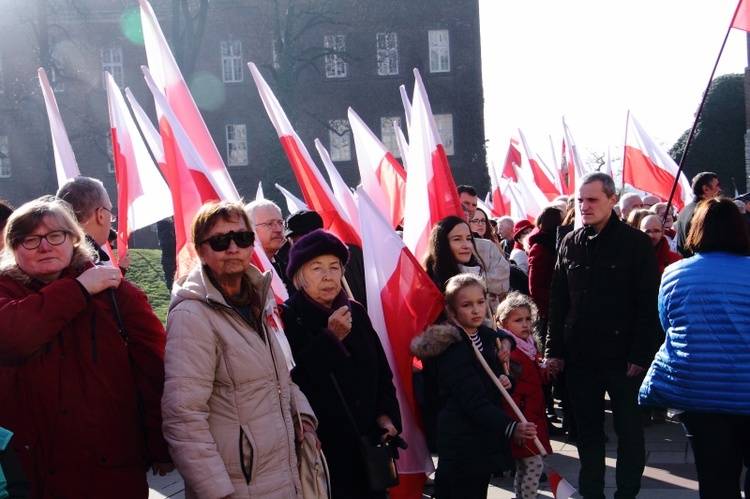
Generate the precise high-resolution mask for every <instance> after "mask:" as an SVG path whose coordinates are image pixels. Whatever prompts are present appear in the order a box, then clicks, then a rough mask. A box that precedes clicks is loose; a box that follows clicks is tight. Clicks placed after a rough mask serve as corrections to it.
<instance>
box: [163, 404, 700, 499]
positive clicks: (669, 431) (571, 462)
mask: <svg viewBox="0 0 750 499" xmlns="http://www.w3.org/2000/svg"><path fill="white" fill-rule="evenodd" d="M606 424H607V428H606V432H607V435H608V436H609V438H610V443H608V444H607V474H606V487H607V488H606V494H607V497H610V498H611V497H613V496H614V492H615V470H614V465H615V453H616V449H617V438H616V436H615V432H614V430H613V429H612V418H611V417H610V415H609V414H607V418H606ZM644 431H645V434H646V450H647V461H646V471H645V473H644V476H643V481H642V489H641V493H640V494H639V497H640V498H643V499H662V498H668V499H695V498H697V497H698V481H697V478H696V474H695V466H694V464H693V462H694V461H693V454H692V451H691V450H690V447H689V444H688V442H687V440H686V438H685V433H684V431H683V429H682V426H681V425H680V424H678V423H676V422H672V421H669V420H668V421H667V422H666V423H665V424H661V425H653V426H648V427H646V428H645V429H644ZM555 438H556V439H555V440H553V442H552V448H553V450H554V454H552V455H550V456H548V457H546V458H545V463H546V464H547V465H548V466H549V467H552V468H553V469H555V470H556V471H557V472H558V473H559V474H560V475H562V476H563V477H564V478H565V479H566V480H568V482H570V483H571V485H573V486H574V487H576V486H577V485H578V468H579V466H578V452H577V450H576V448H575V446H573V445H570V444H566V443H565V437H564V436H563V437H555ZM149 483H150V484H151V495H150V499H162V498H175V499H182V498H184V497H185V495H184V487H183V483H182V479H181V478H180V476H179V475H178V474H177V472H173V473H171V474H170V475H168V476H166V477H149ZM426 492H428V491H426ZM425 497H429V496H428V495H425ZM488 497H489V498H490V499H510V498H513V497H515V494H514V493H513V479H512V478H510V477H505V478H502V479H493V480H492V482H491V484H490V491H489V495H488ZM539 497H553V496H552V492H551V491H550V489H549V485H548V484H546V483H545V484H543V486H542V487H540V490H539ZM573 497H574V498H577V497H579V496H578V495H577V494H576V495H574V496H573Z"/></svg>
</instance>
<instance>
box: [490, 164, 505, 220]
mask: <svg viewBox="0 0 750 499" xmlns="http://www.w3.org/2000/svg"><path fill="white" fill-rule="evenodd" d="M487 173H488V175H489V177H490V192H489V196H490V202H491V205H490V206H491V207H492V213H491V216H493V217H502V216H505V214H506V212H505V203H504V200H503V197H502V196H503V195H502V192H501V190H500V178H501V175H500V172H498V171H497V167H496V166H495V162H494V161H491V160H490V161H488V162H487Z"/></svg>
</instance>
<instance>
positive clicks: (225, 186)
mask: <svg viewBox="0 0 750 499" xmlns="http://www.w3.org/2000/svg"><path fill="white" fill-rule="evenodd" d="M139 1H140V7H141V25H142V26H143V43H144V46H145V48H146V58H147V60H148V67H149V70H150V71H151V76H152V77H153V81H154V83H155V86H156V88H157V89H159V91H160V92H161V93H162V94H164V96H165V99H166V101H167V103H168V104H169V107H171V108H172V111H173V114H174V116H175V117H176V119H177V120H178V121H179V122H180V124H181V125H182V128H183V129H184V131H185V134H186V136H187V137H189V138H190V142H191V143H192V144H193V145H194V149H195V151H196V152H197V153H198V157H199V158H200V159H201V162H200V164H201V165H202V168H203V169H202V170H194V171H195V173H193V175H194V176H196V177H197V178H196V184H197V185H198V188H199V190H201V191H202V190H203V189H204V188H207V186H206V185H205V183H206V182H207V181H209V182H210V183H211V184H212V186H213V188H214V189H215V190H216V192H217V194H218V196H219V197H218V198H217V199H225V200H229V201H239V199H240V196H239V194H238V193H237V189H236V188H235V186H234V183H233V182H232V178H231V177H230V176H229V172H228V171H227V169H226V166H224V161H223V160H222V159H221V155H220V154H219V151H218V150H217V149H216V144H214V141H213V139H212V138H211V134H210V133H209V132H208V128H207V127H206V124H205V123H204V121H203V117H202V116H201V113H200V111H199V110H198V106H197V105H196V104H195V101H194V100H193V96H192V95H191V94H190V90H189V89H188V86H187V83H185V79H184V78H183V77H182V73H181V72H180V68H179V67H178V66H177V62H176V61H175V59H174V56H173V55H172V51H171V50H170V49H169V44H168V43H167V40H166V38H164V33H163V32H162V30H161V27H160V26H159V22H158V21H157V19H156V15H155V14H154V10H153V9H152V8H151V4H149V3H148V1H147V0H139ZM157 118H158V120H159V125H160V126H161V122H162V120H161V115H158V116H157ZM194 167H195V165H191V164H188V168H191V169H193V168H194ZM204 175H205V176H207V177H210V179H201V178H200V177H201V176H204Z"/></svg>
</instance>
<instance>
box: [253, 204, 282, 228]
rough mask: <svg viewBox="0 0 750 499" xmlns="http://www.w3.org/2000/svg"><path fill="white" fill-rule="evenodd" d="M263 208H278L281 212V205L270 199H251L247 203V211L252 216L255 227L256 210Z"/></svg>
mask: <svg viewBox="0 0 750 499" xmlns="http://www.w3.org/2000/svg"><path fill="white" fill-rule="evenodd" d="M263 208H276V209H277V210H279V213H281V208H279V205H277V204H276V203H274V202H273V201H270V200H268V199H256V200H255V201H250V202H249V203H247V204H246V205H245V211H246V212H247V216H248V217H250V224H251V225H252V226H253V227H255V212H256V211H258V210H260V209H263Z"/></svg>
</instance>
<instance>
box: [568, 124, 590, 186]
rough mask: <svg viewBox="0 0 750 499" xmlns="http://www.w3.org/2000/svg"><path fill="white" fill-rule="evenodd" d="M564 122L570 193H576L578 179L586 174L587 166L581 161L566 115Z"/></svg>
mask: <svg viewBox="0 0 750 499" xmlns="http://www.w3.org/2000/svg"><path fill="white" fill-rule="evenodd" d="M562 123H563V133H564V135H563V161H564V162H565V164H567V166H568V192H569V193H570V194H573V195H575V194H576V192H577V191H576V179H579V178H582V177H583V176H584V175H586V173H587V172H586V166H585V165H584V164H583V161H581V156H580V155H579V154H578V146H577V145H576V143H575V141H574V140H573V136H572V135H571V133H570V129H569V128H568V124H567V123H565V116H563V119H562Z"/></svg>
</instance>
